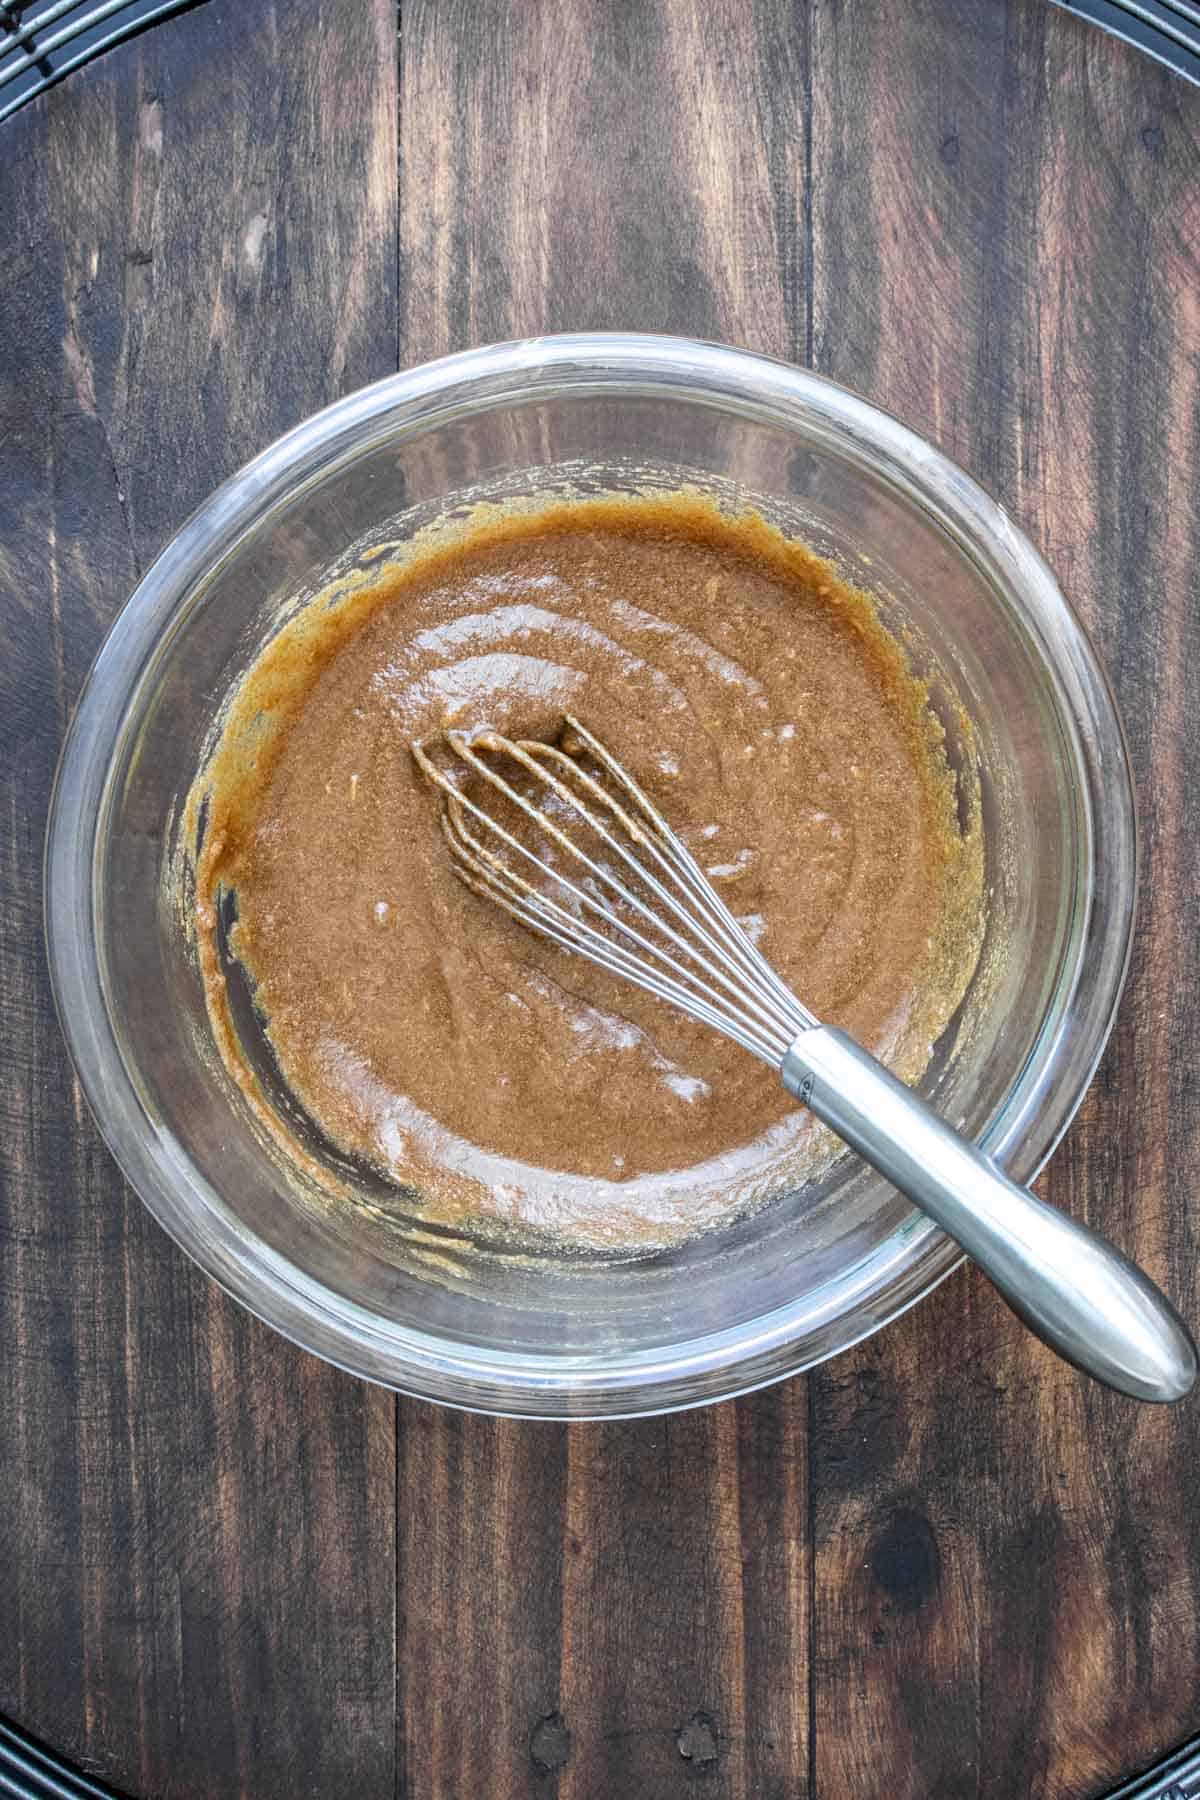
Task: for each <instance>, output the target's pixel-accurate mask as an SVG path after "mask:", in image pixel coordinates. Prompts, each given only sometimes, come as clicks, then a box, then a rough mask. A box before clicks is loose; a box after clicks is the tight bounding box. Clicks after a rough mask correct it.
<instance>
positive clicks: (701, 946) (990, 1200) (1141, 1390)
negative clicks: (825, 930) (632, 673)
mask: <svg viewBox="0 0 1200 1800" xmlns="http://www.w3.org/2000/svg"><path fill="white" fill-rule="evenodd" d="M444 741H445V743H446V745H447V747H448V748H449V750H450V751H451V752H452V753H453V756H454V758H455V759H456V765H454V766H455V767H456V769H457V771H458V772H460V773H461V774H464V775H468V784H466V785H465V784H463V783H462V782H461V781H456V780H455V779H454V776H453V775H452V774H451V773H449V772H447V769H446V768H444V767H442V766H440V765H439V764H438V763H437V762H435V761H434V759H433V757H432V756H431V755H430V753H429V748H428V746H427V745H425V744H415V745H414V746H413V754H414V756H415V758H416V761H417V764H418V766H419V767H420V769H421V771H422V772H423V774H424V775H425V776H426V777H427V778H428V779H429V781H431V782H432V783H433V784H434V785H435V786H436V787H437V788H439V789H440V790H441V793H442V795H443V802H444V803H443V808H442V828H443V831H444V833H445V836H446V840H447V842H448V844H449V846H450V850H451V852H452V855H453V858H454V865H455V869H456V871H457V873H458V874H459V875H460V876H461V878H462V880H463V881H464V882H465V883H466V884H467V886H468V887H470V888H472V889H473V890H474V891H475V892H476V893H477V894H481V895H483V896H484V897H485V898H486V899H489V900H493V901H495V902H496V904H497V905H499V906H501V907H503V908H504V910H505V911H506V912H508V913H510V914H511V915H512V916H513V918H515V919H519V920H520V921H521V923H522V924H524V925H527V926H529V927H530V928H531V929H532V930H534V931H538V932H541V933H542V934H543V935H544V936H546V937H548V938H552V939H553V940H554V942H555V943H557V944H561V945H563V946H564V948H566V949H568V950H573V951H575V952H576V953H577V954H579V955H580V956H585V957H587V958H588V959H589V960H590V961H592V962H595V963H599V964H600V965H601V966H602V967H603V968H606V969H610V970H612V971H613V972H614V973H615V974H617V975H622V976H624V977H625V978H626V979H628V980H629V981H632V982H634V983H635V984H636V985H637V986H638V987H641V988H644V989H646V990H647V991H648V992H650V993H652V994H656V995H658V996H659V997H660V998H661V999H663V1000H667V1001H670V1002H671V1003H672V1004H673V1005H675V1006H677V1007H679V1008H680V1010H681V1011H683V1012H685V1013H687V1014H689V1015H690V1017H692V1018H693V1019H697V1020H699V1021H700V1022H701V1023H702V1024H705V1025H710V1026H712V1027H713V1029H714V1030H716V1031H720V1032H723V1033H724V1035H725V1036H726V1037H729V1038H732V1039H733V1040H734V1042H736V1043H738V1044H741V1045H742V1046H743V1047H744V1048H745V1049H747V1050H749V1051H751V1052H752V1054H753V1055H755V1056H758V1057H761V1058H762V1060H763V1061H764V1062H766V1063H770V1065H771V1067H772V1068H774V1069H775V1070H777V1072H778V1074H779V1077H780V1079H781V1081H782V1082H783V1085H784V1087H785V1088H786V1089H787V1090H788V1092H789V1093H790V1094H792V1095H794V1097H795V1098H796V1099H797V1100H799V1101H800V1102H801V1103H802V1104H804V1105H805V1106H807V1107H809V1108H810V1109H811V1110H812V1111H813V1112H814V1113H815V1114H816V1116H817V1117H818V1118H819V1119H821V1120H822V1121H823V1122H824V1123H825V1124H826V1125H828V1126H830V1127H831V1128H832V1129H833V1130H834V1131H835V1132H836V1133H837V1134H838V1136H839V1137H841V1138H842V1139H843V1140H844V1141H845V1142H846V1143H847V1144H849V1145H850V1146H851V1147H852V1148H853V1149H854V1150H856V1151H857V1152H858V1153H859V1155H861V1156H862V1157H864V1158H865V1159H866V1161H867V1162H869V1163H870V1164H871V1165H872V1166H873V1167H874V1168H876V1169H877V1170H878V1171H879V1172H880V1174H882V1175H884V1176H886V1178H887V1179H888V1180H889V1181H891V1182H893V1183H894V1184H895V1185H896V1187H898V1188H899V1189H900V1190H901V1192H902V1193H904V1194H906V1195H907V1196H908V1198H909V1199H910V1200H912V1201H913V1202H914V1203H915V1204H916V1205H917V1206H919V1207H920V1208H921V1209H922V1211H924V1212H925V1213H927V1214H928V1215H929V1217H930V1218H932V1219H934V1220H935V1221H936V1222H937V1224H939V1225H940V1226H941V1227H942V1229H943V1230H944V1231H946V1232H948V1233H949V1234H950V1235H951V1236H952V1237H953V1238H955V1239H956V1240H957V1242H958V1243H959V1244H960V1245H961V1246H962V1248H963V1249H964V1250H965V1251H966V1252H967V1254H968V1255H969V1256H970V1257H972V1258H973V1260H974V1261H975V1262H976V1263H978V1264H979V1266H980V1268H982V1269H983V1270H984V1271H985V1273H986V1274H987V1275H988V1276H989V1277H990V1278H991V1280H992V1281H993V1282H994V1284H995V1286H996V1287H997V1289H998V1290H999V1292H1000V1293H1001V1294H1002V1295H1003V1296H1004V1298H1005V1299H1006V1300H1007V1301H1008V1303H1009V1305H1010V1306H1011V1307H1012V1308H1013V1310H1014V1311H1015V1312H1016V1313H1017V1314H1018V1316H1019V1317H1020V1318H1021V1319H1023V1320H1024V1321H1025V1323H1026V1324H1027V1325H1028V1326H1029V1327H1030V1328H1031V1329H1032V1330H1033V1331H1034V1332H1036V1333H1037V1335H1038V1336H1039V1337H1040V1338H1042V1339H1043V1340H1044V1342H1046V1343H1047V1344H1049V1345H1050V1346H1051V1347H1052V1348H1053V1349H1055V1350H1057V1351H1058V1352H1059V1354H1060V1355H1062V1356H1064V1357H1066V1358H1067V1360H1068V1361H1070V1362H1073V1363H1074V1364H1076V1366H1077V1367H1079V1368H1081V1369H1084V1370H1086V1371H1087V1372H1088V1373H1089V1374H1091V1375H1094V1376H1096V1377H1097V1379H1099V1380H1101V1381H1103V1382H1106V1383H1107V1384H1108V1385H1109V1386H1110V1387H1113V1388H1116V1389H1118V1390H1119V1391H1120V1392H1121V1393H1125V1394H1131V1395H1133V1396H1135V1397H1136V1398H1137V1399H1141V1400H1177V1399H1180V1398H1181V1397H1182V1396H1183V1395H1184V1394H1186V1393H1187V1392H1188V1391H1189V1389H1190V1388H1191V1386H1192V1384H1193V1382H1194V1381H1195V1378H1196V1368H1197V1359H1196V1349H1195V1346H1194V1344H1193V1343H1192V1340H1191V1337H1190V1336H1189V1334H1188V1330H1187V1327H1186V1326H1185V1325H1184V1323H1183V1321H1182V1320H1181V1319H1180V1317H1179V1315H1178V1314H1177V1313H1176V1311H1175V1309H1174V1307H1173V1306H1172V1305H1171V1304H1170V1302H1169V1301H1168V1300H1166V1299H1165V1298H1164V1296H1163V1295H1162V1294H1161V1293H1160V1292H1159V1290H1158V1289H1157V1288H1156V1287H1155V1286H1154V1284H1153V1283H1152V1282H1151V1281H1150V1280H1149V1279H1148V1277H1147V1276H1146V1275H1144V1274H1143V1273H1142V1271H1141V1270H1140V1269H1137V1268H1135V1267H1134V1265H1133V1264H1132V1263H1131V1262H1129V1261H1127V1259H1126V1258H1125V1257H1124V1256H1122V1255H1121V1253H1120V1252H1119V1251H1118V1250H1116V1249H1114V1248H1113V1247H1112V1246H1111V1245H1110V1244H1107V1243H1106V1242H1105V1241H1104V1240H1103V1239H1102V1238H1100V1237H1098V1236H1097V1235H1096V1234H1095V1233H1094V1232H1093V1231H1091V1230H1089V1229H1088V1227H1087V1226H1085V1225H1081V1224H1079V1223H1078V1222H1076V1221H1075V1220H1073V1219H1069V1218H1067V1217H1066V1216H1065V1215H1064V1214H1063V1213H1060V1212H1058V1211H1057V1210H1056V1209H1055V1208H1054V1207H1051V1206H1048V1205H1046V1204H1045V1202H1044V1201H1042V1200H1039V1199H1038V1198H1037V1197H1036V1195H1034V1194H1032V1193H1030V1192H1029V1190H1028V1189H1027V1188H1020V1187H1017V1186H1016V1185H1015V1184H1014V1183H1013V1182H1011V1181H1009V1179H1008V1178H1007V1176H1006V1175H1005V1174H1004V1173H1003V1172H1002V1171H1001V1169H1000V1168H999V1167H998V1165H997V1164H996V1163H995V1162H994V1161H993V1160H992V1158H991V1157H989V1156H987V1155H985V1154H984V1153H983V1152H982V1151H981V1150H978V1149H977V1148H976V1147H975V1146H974V1145H973V1144H970V1143H968V1142H967V1140H966V1139H965V1138H963V1137H961V1136H960V1135H959V1134H958V1133H957V1132H956V1131H954V1130H953V1129H952V1128H951V1127H950V1126H949V1125H947V1124H946V1123H945V1121H944V1120H942V1119H940V1118H939V1117H938V1115H937V1114H936V1113H935V1112H933V1111H932V1109H931V1108H930V1107H928V1106H927V1105H926V1104H925V1102H924V1101H923V1100H921V1099H920V1098H919V1097H918V1096H917V1095H916V1094H915V1093H913V1092H912V1091H911V1090H910V1089H908V1088H906V1087H905V1086H904V1085H903V1083H902V1082H900V1081H898V1080H897V1079H896V1078H895V1076H893V1075H891V1074H889V1072H888V1071H887V1070H886V1069H885V1068H884V1067H883V1065H882V1064H881V1063H879V1062H877V1061H876V1059H875V1058H874V1057H873V1056H871V1055H869V1054H868V1052H867V1051H865V1050H864V1049H863V1048H862V1047H861V1046H860V1045H858V1044H856V1043H855V1042H854V1040H853V1039H852V1038H850V1037H848V1036H847V1035H846V1033H845V1032H843V1031H839V1030H837V1029H836V1028H834V1027H832V1026H829V1025H822V1024H821V1023H820V1021H819V1020H818V1019H817V1018H815V1017H814V1015H813V1014H812V1013H811V1012H810V1011H809V1010H808V1008H807V1007H806V1006H803V1005H802V1004H801V1002H800V1001H799V1000H798V999H797V998H796V996H795V995H794V994H793V993H792V992H791V990H790V989H789V988H788V987H787V986H786V985H785V983H784V982H783V981H781V980H780V978H779V976H778V975H777V974H776V973H775V971H774V969H772V968H771V966H770V964H769V963H768V962H767V961H766V959H765V957H763V956H761V955H760V954H759V952H758V951H757V950H756V949H755V947H754V945H753V944H752V943H751V941H750V939H749V938H748V937H747V935H746V933H745V932H744V931H743V930H742V928H741V926H740V925H739V924H738V922H737V920H736V919H735V918H734V917H733V915H732V913H731V912H730V911H729V909H728V908H727V907H726V905H725V903H724V901H723V900H722V899H721V897H720V895H719V894H718V893H717V892H716V891H715V890H714V888H713V887H712V885H711V884H710V882H709V881H708V878H707V877H706V876H705V874H704V872H703V870H702V869H701V868H700V866H699V864H698V863H697V862H696V859H695V858H694V857H693V856H692V854H691V852H690V851H689V850H688V848H687V846H686V845H685V844H684V843H683V842H682V841H681V840H680V839H679V837H677V836H676V834H675V833H674V832H673V831H672V830H671V828H670V826H669V825H668V824H667V822H666V820H665V819H664V818H663V816H662V814H661V813H660V812H659V811H658V809H657V807H655V806H654V804H653V803H652V802H651V801H650V800H649V798H648V797H647V796H646V795H645V794H644V793H643V792H642V790H641V788H640V787H639V786H638V785H637V783H636V782H635V781H634V780H633V779H632V777H631V776H630V775H628V774H627V773H626V771H625V770H624V769H623V768H622V766H621V764H620V763H619V762H618V761H617V760H616V758H615V757H614V756H613V755H612V754H611V753H610V752H609V751H608V750H607V749H606V748H605V747H604V745H603V744H602V743H601V742H600V741H599V740H598V739H597V738H596V737H594V736H593V735H592V733H591V732H589V731H587V730H585V728H584V727H583V726H582V725H581V724H579V722H578V721H577V720H575V719H573V718H571V717H569V716H568V717H567V719H566V721H565V725H564V729H563V733H562V735H561V737H560V740H559V742H558V743H557V744H547V743H542V742H538V741H533V740H523V741H521V742H513V741H511V740H510V739H508V738H505V737H501V736H500V735H499V734H498V733H496V732H493V731H490V730H479V731H474V732H470V733H466V732H460V731H450V732H447V734H446V737H445V740H444ZM581 759H586V762H587V763H588V764H589V765H591V766H590V767H585V766H584V761H583V760H581ZM509 769H511V770H513V771H514V772H516V779H510V777H509V775H508V774H507V773H506V772H505V771H506V770H509ZM469 775H473V776H474V777H476V778H477V780H476V781H475V782H474V783H473V784H470V783H469ZM481 783H482V784H483V785H482V786H480V784H481ZM468 785H469V786H470V787H471V791H468ZM488 801H490V802H491V803H490V804H487V803H485V802H488ZM522 821H524V822H525V824H524V831H525V835H521V830H522ZM530 826H531V827H532V828H533V829H532V832H529V829H528V828H529V827H530ZM530 838H531V839H532V842H531V841H529V840H530Z"/></svg>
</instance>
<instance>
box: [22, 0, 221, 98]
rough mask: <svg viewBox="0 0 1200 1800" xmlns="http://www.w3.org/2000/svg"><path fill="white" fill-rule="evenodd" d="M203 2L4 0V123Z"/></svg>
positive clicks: (186, 0) (180, 0) (192, 0)
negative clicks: (116, 48)
mask: <svg viewBox="0 0 1200 1800" xmlns="http://www.w3.org/2000/svg"><path fill="white" fill-rule="evenodd" d="M200 4H202V0H0V122H2V121H3V120H5V119H7V118H8V116H9V114H10V113H14V112H16V111H17V109H18V107H21V106H24V104H25V102H26V101H27V100H32V99H33V98H34V97H35V96H36V95H37V94H43V93H45V91H46V89H47V88H48V87H52V86H53V85H54V83H55V82H56V81H61V80H62V78H63V76H64V75H69V74H70V73H71V71H72V70H73V69H79V68H82V66H83V64H84V63H86V62H91V60H92V58H93V57H96V56H100V55H102V54H103V52H104V51H105V50H111V49H112V47H113V45H114V44H120V43H123V42H124V40H125V39H126V38H130V37H134V36H135V35H136V34H137V33H138V32H139V31H145V29H146V28H147V26H149V25H156V24H157V23H158V22H159V20H160V19H165V18H167V17H168V16H169V15H170V14H171V13H178V12H183V11H184V10H185V9H186V8H187V7H189V6H196V5H200Z"/></svg>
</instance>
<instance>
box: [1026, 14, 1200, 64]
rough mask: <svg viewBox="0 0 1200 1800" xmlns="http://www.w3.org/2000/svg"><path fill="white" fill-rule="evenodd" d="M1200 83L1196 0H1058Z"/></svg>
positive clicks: (1199, 31)
mask: <svg viewBox="0 0 1200 1800" xmlns="http://www.w3.org/2000/svg"><path fill="white" fill-rule="evenodd" d="M1054 3H1055V5H1057V6H1061V7H1063V8H1064V10H1065V11H1066V12H1073V13H1078V14H1079V17H1080V18H1081V19H1089V20H1090V21H1091V23H1092V24H1093V25H1099V26H1100V28H1101V30H1102V31H1108V32H1111V33H1112V35H1113V36H1114V37H1119V38H1124V40H1125V42H1126V43H1127V44H1134V45H1136V47H1137V48H1138V49H1139V50H1144V51H1145V53H1146V55H1147V56H1152V57H1154V59H1155V60H1156V61H1157V62H1160V63H1164V64H1165V65H1166V67H1167V68H1168V69H1174V70H1175V72H1176V74H1177V75H1186V77H1187V79H1188V80H1189V81H1195V82H1197V83H1200V6H1197V5H1195V4H1193V3H1192V0H1054Z"/></svg>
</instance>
